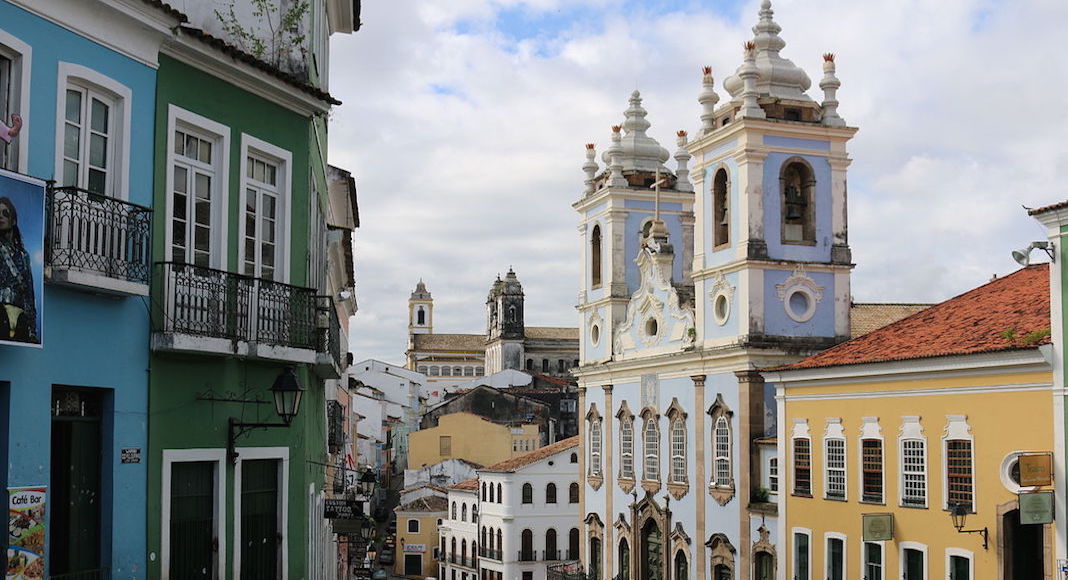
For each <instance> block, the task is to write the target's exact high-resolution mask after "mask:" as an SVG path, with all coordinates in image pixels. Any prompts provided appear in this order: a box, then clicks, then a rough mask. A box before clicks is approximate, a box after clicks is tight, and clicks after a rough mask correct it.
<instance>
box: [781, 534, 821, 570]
mask: <svg viewBox="0 0 1068 580" xmlns="http://www.w3.org/2000/svg"><path fill="white" fill-rule="evenodd" d="M798 534H802V535H805V536H807V537H808V551H807V552H806V553H805V558H806V559H807V560H808V578H802V577H800V576H798V575H797V535H798ZM790 564H791V566H790V570H792V571H793V573H794V574H793V575H794V579H795V580H812V578H813V570H812V530H811V529H810V528H801V527H797V526H795V527H793V528H790ZM780 569H782V570H785V567H783V568H780Z"/></svg>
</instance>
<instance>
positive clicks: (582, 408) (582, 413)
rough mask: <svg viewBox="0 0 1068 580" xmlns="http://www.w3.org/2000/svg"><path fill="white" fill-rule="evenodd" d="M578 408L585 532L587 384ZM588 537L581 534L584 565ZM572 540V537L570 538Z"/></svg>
mask: <svg viewBox="0 0 1068 580" xmlns="http://www.w3.org/2000/svg"><path fill="white" fill-rule="evenodd" d="M578 408H579V422H578V436H579V464H578V468H579V521H581V522H583V523H584V525H583V526H582V527H583V531H584V532H585V531H586V530H585V527H586V526H585V521H586V486H587V485H588V484H587V482H586V453H587V446H588V443H587V442H586V437H587V435H586V419H585V417H586V413H587V411H588V410H587V409H586V386H585V385H579V386H578ZM585 537H586V534H585V533H582V534H579V562H582V563H583V565H585V563H586V542H585V541H583V540H584V538H585ZM568 541H570V538H569V539H568Z"/></svg>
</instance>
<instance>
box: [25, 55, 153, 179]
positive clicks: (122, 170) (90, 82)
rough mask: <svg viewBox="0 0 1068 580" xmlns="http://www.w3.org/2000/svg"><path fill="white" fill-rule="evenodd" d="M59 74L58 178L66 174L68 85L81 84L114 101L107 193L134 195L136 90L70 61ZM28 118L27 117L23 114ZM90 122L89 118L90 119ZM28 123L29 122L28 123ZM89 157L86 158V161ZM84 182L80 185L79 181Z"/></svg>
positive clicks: (62, 67) (61, 67) (56, 174)
mask: <svg viewBox="0 0 1068 580" xmlns="http://www.w3.org/2000/svg"><path fill="white" fill-rule="evenodd" d="M58 67H59V68H58V72H57V77H56V117H55V122H56V143H55V155H56V156H55V173H54V174H53V175H54V176H55V178H56V180H57V181H61V180H62V177H63V132H64V123H63V120H64V119H65V118H66V116H65V113H66V105H67V88H68V87H72V86H73V87H77V88H80V89H82V90H90V91H94V92H96V93H98V94H99V95H100V96H102V97H105V98H108V99H110V100H111V106H112V109H111V111H110V113H109V116H110V119H111V122H112V123H113V127H114V128H115V132H114V135H112V136H109V139H111V144H110V145H111V152H110V156H109V159H108V162H109V163H110V164H111V165H110V170H109V173H110V177H111V183H110V185H109V187H107V188H106V190H105V191H104V194H105V195H107V196H109V197H114V198H118V199H122V200H128V199H129V198H130V177H129V169H130V125H131V122H130V120H131V117H130V115H131V110H132V102H133V91H131V90H130V88H129V87H127V86H126V85H124V84H122V83H120V82H118V81H116V80H115V79H112V78H110V77H107V76H105V75H103V74H101V73H99V72H97V71H95V70H93V69H91V68H87V67H84V66H81V65H77V64H74V63H70V62H64V61H60V62H59V65H58ZM23 118H24V119H25V117H23ZM86 123H87V124H88V120H86ZM27 124H28V122H27ZM85 155H88V150H87V151H85V152H83V157H84V156H85ZM84 161H85V160H84V159H83V162H84ZM79 185H80V184H79Z"/></svg>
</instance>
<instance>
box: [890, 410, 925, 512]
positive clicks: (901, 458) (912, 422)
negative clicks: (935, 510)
mask: <svg viewBox="0 0 1068 580" xmlns="http://www.w3.org/2000/svg"><path fill="white" fill-rule="evenodd" d="M902 420H903V423H902V424H901V433H900V434H899V435H898V439H897V451H898V453H897V455H898V473H900V474H901V475H900V476H899V477H898V485H899V486H900V489H899V490H898V505H900V506H901V507H910V508H927V507H929V505H930V493H931V476H930V474H929V473H928V471H929V469H928V466H927V464H928V459H929V457H928V455H929V454H928V445H927V436H926V435H924V434H923V426H922V425H921V424H920V417H919V416H918V415H906V416H904V417H902ZM906 441H920V442H921V443H922V444H923V472H922V475H923V505H913V504H906V503H905V442H906ZM910 473H911V472H910Z"/></svg>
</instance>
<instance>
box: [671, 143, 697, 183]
mask: <svg viewBox="0 0 1068 580" xmlns="http://www.w3.org/2000/svg"><path fill="white" fill-rule="evenodd" d="M676 136H677V139H676V140H675V143H677V144H678V146H679V148H678V149H677V150H676V151H675V163H676V165H677V168H676V170H675V178H676V179H675V190H676V191H693V184H692V183H690V168H689V164H690V159H692V158H693V156H692V155H690V152H689V151H687V150H686V143H687V142H689V138H688V137H687V135H686V131H679V132H678V133H676Z"/></svg>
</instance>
